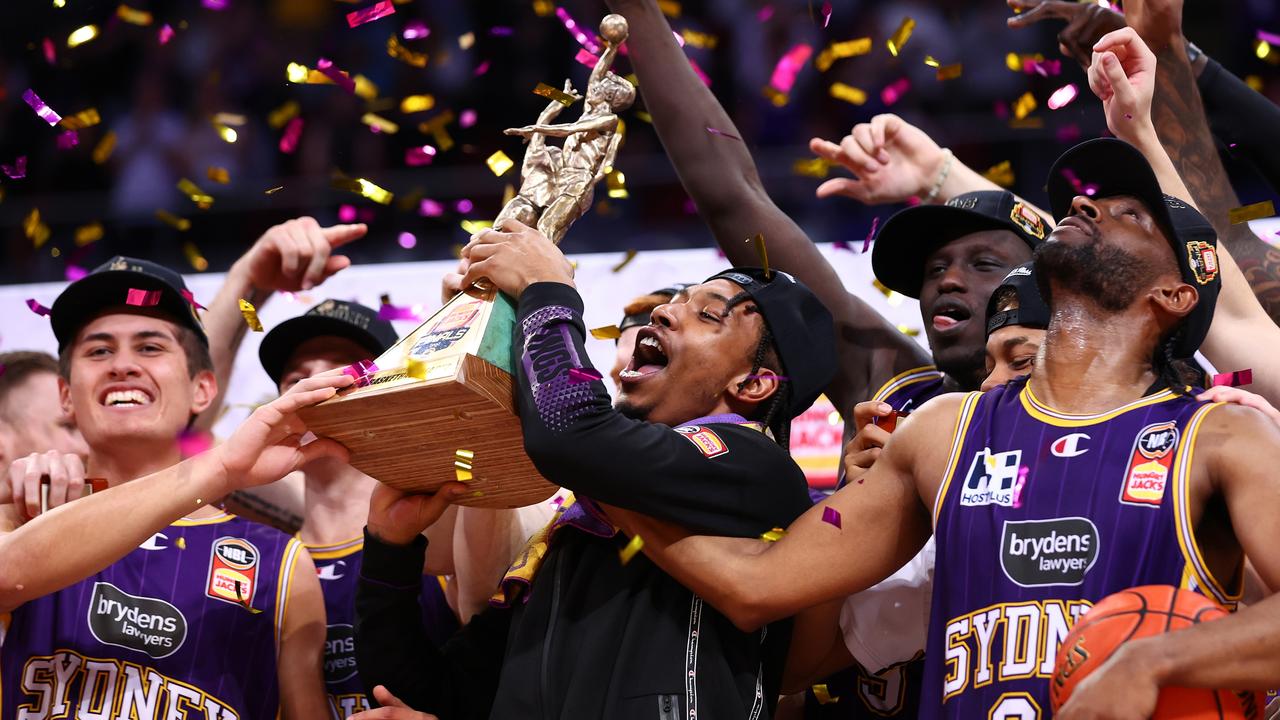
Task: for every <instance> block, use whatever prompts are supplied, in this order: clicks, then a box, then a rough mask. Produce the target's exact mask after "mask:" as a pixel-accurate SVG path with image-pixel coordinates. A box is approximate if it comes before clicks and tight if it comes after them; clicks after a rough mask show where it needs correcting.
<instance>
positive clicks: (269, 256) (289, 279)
mask: <svg viewBox="0 0 1280 720" xmlns="http://www.w3.org/2000/svg"><path fill="white" fill-rule="evenodd" d="M366 232H368V227H366V226H365V225H364V224H363V223H358V224H355V225H333V226H331V227H321V226H320V223H318V222H316V221H315V219H314V218H310V217H300V218H295V219H293V220H288V221H285V222H283V223H281V224H279V225H276V226H274V227H272V228H271V229H269V230H267V231H266V232H265V233H263V234H262V237H260V238H258V241H257V242H255V243H254V244H253V247H252V248H250V249H249V252H247V253H245V254H244V256H243V257H241V258H240V259H239V260H237V261H236V264H235V266H234V267H233V268H232V272H237V271H238V272H242V273H244V274H245V275H246V276H247V278H248V280H249V284H250V285H252V286H253V287H255V288H257V289H258V290H266V291H288V292H298V291H300V290H310V289H312V288H314V287H316V286H318V285H320V284H321V283H323V282H324V281H325V280H328V279H329V278H330V277H332V276H333V275H334V274H335V273H337V272H340V271H342V270H343V269H345V268H347V267H349V266H350V265H351V260H350V259H348V258H347V257H345V256H342V255H334V254H333V251H334V250H336V249H338V248H340V247H342V246H343V245H346V244H347V243H350V242H353V241H355V240H359V239H360V238H362V237H364V235H365V233H366Z"/></svg>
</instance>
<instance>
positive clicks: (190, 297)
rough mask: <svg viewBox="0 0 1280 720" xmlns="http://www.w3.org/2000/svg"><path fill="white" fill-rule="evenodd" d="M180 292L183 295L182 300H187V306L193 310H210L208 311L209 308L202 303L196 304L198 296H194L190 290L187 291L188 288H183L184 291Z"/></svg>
mask: <svg viewBox="0 0 1280 720" xmlns="http://www.w3.org/2000/svg"><path fill="white" fill-rule="evenodd" d="M178 292H179V293H181V295H182V299H183V300H186V301H187V304H188V305H190V306H191V307H193V308H195V309H197V310H208V309H209V308H207V307H205V306H203V305H201V304H200V303H198V302H196V296H195V295H192V294H191V291H190V290H188V289H186V288H183V289H181V290H179V291H178Z"/></svg>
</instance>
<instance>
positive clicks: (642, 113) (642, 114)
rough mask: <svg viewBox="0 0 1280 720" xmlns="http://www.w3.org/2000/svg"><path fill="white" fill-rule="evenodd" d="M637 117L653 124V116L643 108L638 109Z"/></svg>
mask: <svg viewBox="0 0 1280 720" xmlns="http://www.w3.org/2000/svg"><path fill="white" fill-rule="evenodd" d="M636 119H637V120H640V121H643V122H647V123H649V124H650V125H652V124H653V116H652V115H650V114H649V113H647V112H645V111H643V110H637V111H636Z"/></svg>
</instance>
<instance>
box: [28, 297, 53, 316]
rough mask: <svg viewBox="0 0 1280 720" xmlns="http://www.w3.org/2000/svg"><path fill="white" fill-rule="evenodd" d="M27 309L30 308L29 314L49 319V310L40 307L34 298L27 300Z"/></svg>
mask: <svg viewBox="0 0 1280 720" xmlns="http://www.w3.org/2000/svg"><path fill="white" fill-rule="evenodd" d="M27 307H29V308H31V312H33V313H35V314H37V315H43V316H45V317H49V312H50V310H49V308H47V307H45V306H43V305H41V304H40V303H39V302H37V301H36V299H35V298H27Z"/></svg>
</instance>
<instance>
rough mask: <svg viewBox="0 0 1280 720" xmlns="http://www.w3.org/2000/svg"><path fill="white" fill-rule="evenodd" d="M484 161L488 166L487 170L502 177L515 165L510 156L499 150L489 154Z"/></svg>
mask: <svg viewBox="0 0 1280 720" xmlns="http://www.w3.org/2000/svg"><path fill="white" fill-rule="evenodd" d="M484 162H485V164H486V165H488V166H489V170H490V171H492V172H493V174H494V175H497V176H498V177H502V176H503V175H505V174H506V172H507V171H508V170H510V169H511V168H513V167H515V163H514V162H513V161H512V160H511V158H509V157H507V154H506V153H504V152H502V151H501V150H499V151H497V152H495V153H494V154H492V155H490V156H489V157H488V158H486V159H485V161H484Z"/></svg>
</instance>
